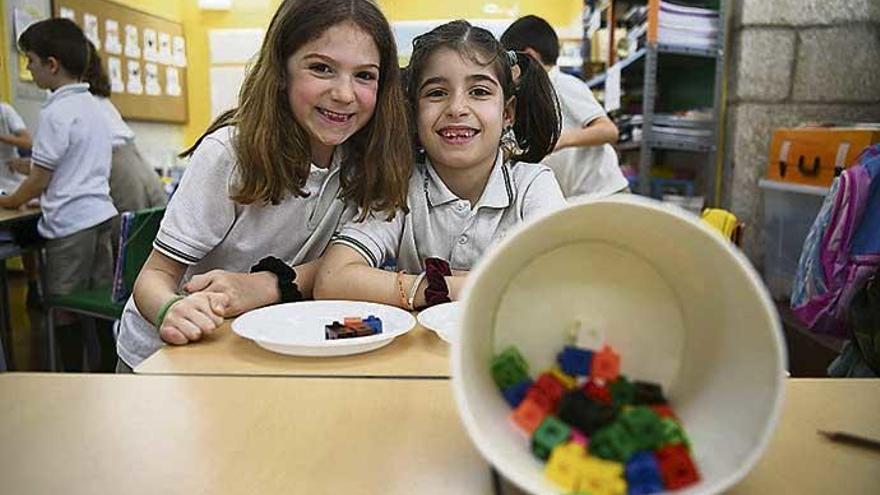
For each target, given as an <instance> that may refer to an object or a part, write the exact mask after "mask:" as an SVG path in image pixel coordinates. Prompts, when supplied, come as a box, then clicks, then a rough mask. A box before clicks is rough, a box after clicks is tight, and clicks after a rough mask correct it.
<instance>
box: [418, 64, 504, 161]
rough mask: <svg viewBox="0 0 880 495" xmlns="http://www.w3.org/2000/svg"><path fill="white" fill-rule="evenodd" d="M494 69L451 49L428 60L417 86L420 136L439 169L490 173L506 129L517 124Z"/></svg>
mask: <svg viewBox="0 0 880 495" xmlns="http://www.w3.org/2000/svg"><path fill="white" fill-rule="evenodd" d="M494 65H495V64H479V63H477V62H476V61H474V60H471V59H470V57H466V56H462V55H461V54H459V53H458V52H457V51H455V50H452V49H449V48H440V49H438V50H437V51H435V52H434V53H433V54H431V56H430V57H429V58H428V60H427V62H426V64H425V68H424V70H423V71H422V75H421V80H420V82H419V87H418V117H417V121H418V134H419V140H420V141H421V143H422V145H423V146H424V147H425V152H426V153H427V154H428V157H429V158H430V159H431V162H432V163H433V164H434V165H435V167H438V168H450V169H471V168H475V167H486V168H487V170H488V169H491V167H492V165H493V164H494V161H495V155H496V154H497V152H498V145H499V142H500V140H501V132H502V130H503V128H504V127H505V126H507V125H510V124H511V122H512V119H511V111H510V108H506V107H505V101H504V93H503V91H502V88H501V84H500V83H499V81H498V76H497V75H496V74H495V71H494V69H493V67H494Z"/></svg>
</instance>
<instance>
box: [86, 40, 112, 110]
mask: <svg viewBox="0 0 880 495" xmlns="http://www.w3.org/2000/svg"><path fill="white" fill-rule="evenodd" d="M86 43H88V46H89V65H88V67H86V72H85V74H83V76H82V79H83V82H87V83H89V92H90V93H92V94H93V95H95V96H100V97H101V98H110V78H109V77H107V72H106V71H105V70H104V65H103V63H102V62H101V55H99V54H98V50H96V49H95V45H94V44H92V42H91V41H86Z"/></svg>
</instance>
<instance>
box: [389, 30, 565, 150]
mask: <svg viewBox="0 0 880 495" xmlns="http://www.w3.org/2000/svg"><path fill="white" fill-rule="evenodd" d="M440 48H449V49H451V50H455V51H456V52H457V53H459V54H461V55H462V56H464V57H467V58H468V59H469V60H472V61H473V62H475V63H477V64H480V65H482V66H484V67H486V66H490V65H491V66H492V67H493V69H494V71H495V75H496V76H498V82H500V83H501V88H502V91H503V92H504V99H505V101H506V100H507V99H508V98H510V97H511V96H516V97H517V98H516V114H515V119H514V123H513V133H514V135H515V136H516V143H517V147H518V148H519V152H517V153H514V154H513V155H512V156H510V157H507V158H510V159H512V160H515V161H525V162H531V163H537V162H540V161H541V160H543V159H544V157H545V156H547V155H549V154H550V153H551V152H552V151H553V148H554V147H555V146H556V141H558V140H559V133H560V132H561V124H562V123H561V118H560V112H559V100H557V98H556V91H555V90H554V89H553V85H552V83H551V82H550V79H549V78H548V77H547V72H546V71H545V70H544V68H543V67H541V66H540V65H539V64H538V62H537V61H535V60H534V59H532V57H531V56H529V55H528V54H526V53H523V52H516V53H514V52H508V51H506V50H505V49H504V47H503V46H502V45H501V43H500V42H499V41H498V40H497V39H495V36H494V35H493V34H492V33H491V32H489V31H487V30H485V29H483V28H480V27H476V26H472V25H471V24H470V23H469V22H467V21H464V20H457V21H452V22H448V23H446V24H443V25H442V26H439V27H436V28H434V29H432V30H431V31H429V32H427V33H425V34H423V35H421V36H418V37H416V39H414V40H413V53H412V58H411V59H410V63H409V67H408V68H407V71H406V72H407V78H406V79H407V81H406V91H407V97H408V101H409V105H410V107H411V109H412V111H413V112H417V111H418V108H419V107H418V98H419V94H418V93H419V83H420V81H421V79H422V73H423V72H424V70H425V66H426V65H427V63H428V59H429V58H430V57H431V54H433V53H434V52H435V51H436V50H438V49H440ZM511 57H513V58H511ZM514 65H517V66H519V68H520V72H521V75H520V77H519V80H518V81H517V82H514V80H513V74H512V71H511V69H512V68H513V66H514ZM413 120H414V121H415V120H416V119H413Z"/></svg>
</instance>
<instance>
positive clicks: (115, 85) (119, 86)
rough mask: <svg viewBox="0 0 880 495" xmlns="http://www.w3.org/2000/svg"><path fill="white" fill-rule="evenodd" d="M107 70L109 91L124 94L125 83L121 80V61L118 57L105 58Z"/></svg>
mask: <svg viewBox="0 0 880 495" xmlns="http://www.w3.org/2000/svg"><path fill="white" fill-rule="evenodd" d="M107 68H108V70H107V72H109V73H110V91H112V92H114V93H124V92H125V82H124V81H123V80H122V60H120V59H119V58H118V57H107Z"/></svg>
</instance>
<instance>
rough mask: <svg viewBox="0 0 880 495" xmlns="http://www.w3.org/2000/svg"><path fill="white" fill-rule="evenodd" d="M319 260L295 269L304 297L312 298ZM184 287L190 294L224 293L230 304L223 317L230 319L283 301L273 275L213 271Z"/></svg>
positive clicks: (197, 276)
mask: <svg viewBox="0 0 880 495" xmlns="http://www.w3.org/2000/svg"><path fill="white" fill-rule="evenodd" d="M319 263H320V259H317V260H312V261H310V262H308V263H304V264H302V265H298V266H295V267H294V268H293V269H294V271H296V286H297V288H298V289H299V292H300V294H302V296H303V298H305V299H310V298H311V297H312V285H313V284H314V280H315V274H316V273H317V271H318V265H319ZM183 288H184V289H185V290H186V291H187V292H190V293H195V292H211V293H215V294H225V295H226V296H227V298H228V300H229V304H228V305H227V306H226V308H225V312H224V313H223V316H225V317H227V318H230V317H233V316H238V315H240V314H242V313H244V312H246V311H250V310H252V309H256V308H260V307H263V306H267V305H269V304H274V303H277V302H278V301H279V300H280V299H281V294H280V292H279V290H278V277H277V276H276V275H275V274H274V273H272V272H256V273H236V272H229V271H226V270H211V271H210V272H207V273H203V274H201V275H196V276H195V277H193V278H192V279H191V280H190V281H189V282H187V283H186V285H184V286H183Z"/></svg>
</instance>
